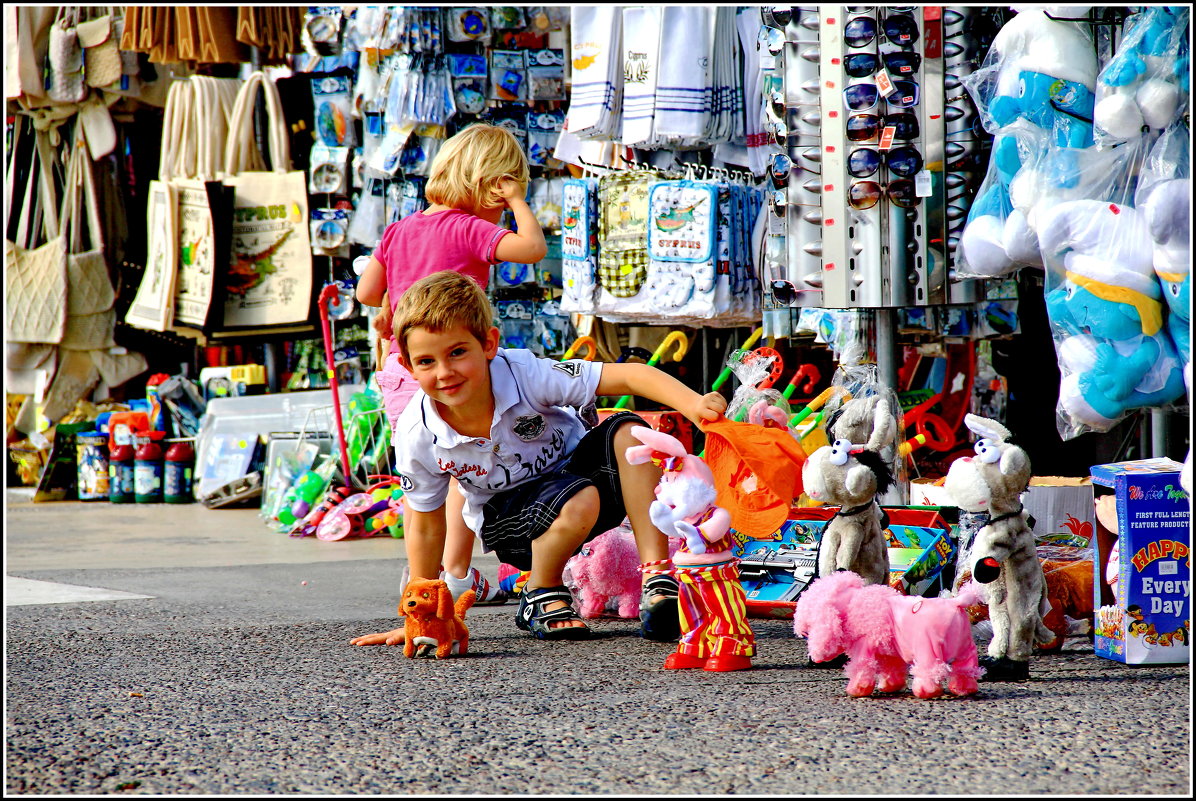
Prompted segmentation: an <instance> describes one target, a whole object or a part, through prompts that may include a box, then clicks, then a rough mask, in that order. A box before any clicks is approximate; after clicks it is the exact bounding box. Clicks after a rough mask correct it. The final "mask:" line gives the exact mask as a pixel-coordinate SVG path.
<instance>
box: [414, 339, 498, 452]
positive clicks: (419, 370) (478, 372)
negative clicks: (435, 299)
mask: <svg viewBox="0 0 1196 801" xmlns="http://www.w3.org/2000/svg"><path fill="white" fill-rule="evenodd" d="M498 338H499V333H498V329H497V328H491V329H490V331H489V332H488V333H487V335H486V341H485V342H479V341H478V339H477V337H475V336H474V335H473V334H472V333H470V331H469V329H468V328H466V327H465V326H461V325H458V326H454V327H452V328H450V329H448V330H445V331H430V330H429V329H427V328H423V327H416V328H413V329H411V330H410V331H408V332H407V353H408V356H409V358H410V363H409V364H405V365H404V366H405V367H407V369H408V370H409V371H410V372H411V375H412V376H414V377H415V380H416V382H417V383H418V384H419V388H420V389H422V390H423V391H424V393H425V394H426V395H427V396H428V397H429V398H431V399H432V400H433V401H435V402H436V404H437V410H438V411H439V412H440V415H441V417H442V418H443V419H444V421H445V422H446V423H448V424H449V425H451V426H452V427H453V428H454V429H456V430H457V431H458V432H459V433H462V434H466V433H468V434H470V435H474V436H478V434H476V433H475V432H473V431H468V432H467V431H465V430H463V427H464V428H468V429H473V428H481V429H482V431H483V433H484V434H486V435H488V434H489V431H490V420H491V417H492V416H493V414H494V395H493V393H492V392H491V391H490V360H491V359H493V358H494V356H495V354H496V353H497V352H498Z"/></svg>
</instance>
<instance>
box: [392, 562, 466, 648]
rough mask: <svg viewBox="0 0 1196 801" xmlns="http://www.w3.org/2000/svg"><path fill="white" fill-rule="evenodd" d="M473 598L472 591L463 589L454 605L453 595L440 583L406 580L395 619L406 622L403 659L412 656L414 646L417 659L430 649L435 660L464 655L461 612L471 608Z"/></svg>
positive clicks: (463, 631) (464, 630)
mask: <svg viewBox="0 0 1196 801" xmlns="http://www.w3.org/2000/svg"><path fill="white" fill-rule="evenodd" d="M475 598H476V594H475V593H474V591H473V590H466V591H465V592H464V593H462V594H461V597H460V598H458V599H457V603H456V604H454V603H453V594H452V593H451V592H449V588H448V585H447V584H445V583H444V582H443V581H440V580H438V579H412V580H411V581H409V582H408V583H407V588H406V589H405V590H403V600H402V601H400V602H399V616H400V617H403V616H406V619H407V625H406V642H404V643H403V656H406V657H412V656H415V653H416V648H417V647H418V648H419V651H420V655H421V656H422V655H424V654H425V653H427V652H428V651H429V650H430V649H431V648H433V647H434V648H435V649H436V658H437V659H444V658H445V657H446V656H449V655H450V654H464V653H465V652H466V650H467V649H468V647H469V629H468V628H466V627H465V612H466V610H468V609H469V607H471V606H473V602H474V600H475Z"/></svg>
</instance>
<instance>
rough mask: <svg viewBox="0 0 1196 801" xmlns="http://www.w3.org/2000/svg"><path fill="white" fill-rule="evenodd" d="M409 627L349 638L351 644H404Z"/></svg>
mask: <svg viewBox="0 0 1196 801" xmlns="http://www.w3.org/2000/svg"><path fill="white" fill-rule="evenodd" d="M406 634H407V629H406V628H402V629H394V630H392V631H383V632H379V633H377V634H363V635H362V636H360V637H354V638H353V639H351V640H349V644H350V645H402V644H403V642H404V641H405V640H406V639H407V636H406Z"/></svg>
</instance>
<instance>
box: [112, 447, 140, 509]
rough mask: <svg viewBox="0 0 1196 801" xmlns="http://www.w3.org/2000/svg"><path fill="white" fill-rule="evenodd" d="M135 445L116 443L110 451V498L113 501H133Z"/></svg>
mask: <svg viewBox="0 0 1196 801" xmlns="http://www.w3.org/2000/svg"><path fill="white" fill-rule="evenodd" d="M133 471H134V458H133V445H132V444H131V443H124V444H120V445H114V446H113V447H111V448H110V449H109V451H108V500H109V501H111V502H112V503H132V502H133Z"/></svg>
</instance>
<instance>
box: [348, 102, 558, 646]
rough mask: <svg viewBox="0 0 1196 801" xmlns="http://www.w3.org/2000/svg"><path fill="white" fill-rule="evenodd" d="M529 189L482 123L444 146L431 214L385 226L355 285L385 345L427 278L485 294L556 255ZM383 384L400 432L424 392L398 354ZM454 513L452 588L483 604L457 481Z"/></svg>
mask: <svg viewBox="0 0 1196 801" xmlns="http://www.w3.org/2000/svg"><path fill="white" fill-rule="evenodd" d="M528 180H529V175H528V166H527V158H526V157H525V156H524V154H523V150H522V148H520V147H519V142H518V141H517V140H516V139H515V137H514V136H513V135H512V134H511V133H510V132H509V131H507V130H506V129H504V128H500V127H498V126H495V125H487V124H484V123H477V124H474V125H471V126H469V127H468V128H466V129H465V130H463V131H461V132H460V133H458V134H457V135H456V136H453V137H452V138H450V139H448V140H446V141H445V143H444V144H443V145H442V146H441V147H440V151H439V152H438V153H437V154H436V158H435V160H434V161H433V162H432V169H431V173H430V175H429V176H428V183H427V186H426V187H425V189H424V194H425V196H426V197H427V199H428V201H429V202H430V203H431V205H430V206H429V207H428V208H427V209H425V210H424V211H422V212H419V213H417V214H411V215H409V216H407V217H404V218H403V219H402V220H399V221H398V222H396V223H393V224H391V225H389V226H387V228H386V230H385V231H384V232H383V234H382V240H381V241H380V242H379V243H378V247H377V248H376V249H375V250H374V253H373V255H372V256H370V261H369V264H368V265H367V266H366V268H365V271H364V272H363V273H362V275H361V278H360V280H359V281H358V282H357V299H358V300H359V301H361V303H363V304H365V305H366V306H381V307H382V311H381V313H380V314H379V315H378V316H377V318H375V320H374V328H375V330H377V331H378V334H379V335H380V336H381V337H382V338H383V339H385V340H391V339H392V338H393V333H392V332H391V320H392V317H393V314H394V309H395V306H397V305H398V302H399V298H400V297H401V296H402V294H403V292H405V291H406V290H407V288H408V287H409V286H411V285H412V284H414V283H415V282H416V281H418V280H419V279H421V278H423V277H425V276H428V275H431V274H432V273H435V272H439V271H441V270H453V271H455V272H459V273H461V274H462V275H467V276H469V277H470V278H472V279H474V280H475V281H477V282H478V284H479V285H481V287H482V288H483V289H485V288H486V285H487V284H488V283H489V280H490V265H492V264H497V263H498V262H503V261H510V262H516V263H520V264H534V263H535V262H538V261H540V260H541V259H543V258H544V254H545V253H546V252H547V250H548V248H547V245H545V243H544V232H543V231H541V230H540V224H539V223H538V222H537V221H536V218H535V216H534V215H533V214H532V210H531V208H530V207H529V206H528V205H527V202H526V201H525V200H524V198H525V197H526V195H527V184H528ZM507 208H509V209H510V210H511V213H512V214H513V215H514V216H515V224H516V226H517V227H518V229H519V230H518V231H510V230H508V229H506V228H502V227H500V226H499V225H498V220H499V218H500V217H501V216H502V213H503V210H504V209H507ZM377 379H378V387H379V388H380V389H381V390H382V401H383V404H384V406H385V407H386V416H387V417H388V418H389V419H390V424H391V429H392V430H394V426H395V422H396V421H397V420H398V417H399V414H400V413H402V411H403V409H404V408H406V406H407V404H408V402H410V400H411V398H412V397H413V396H414V395H415V393H416V391H417V390H418V389H419V385H418V384H417V383H416V382H415V379H414V378H413V377H412V376H411V374H410V373H409V372H407V370H405V369H404V368H403V367H402V365H400V364H399V361H398V352H397V350H394V351H393V352H390V353H388V354H387V355H386V357H385V360H384V362H383V366H382V369H381V370H379V371H378V374H377ZM446 504H447V508H446V510H445V511H446V519H447V521H448V531H447V534H446V537H445V545H444V569H445V577H444V578H445V581H447V582H448V583H449V585H450V588H452V589H453V595H454V597H455V596H457V595H459V594H460V593H461V592H464V591H465V589H468V588H469V587H468V586H466V584H465V583H464V582H466V581H468V580H470V579H472V581H473V586H474V589H476V590H478V601H480V602H484V601H485V600H487V599H486V598H485V597H484V596H485V595H486V590H487V589H488V588H486V587H485V583H486V582H485V579H484V578H482V577H481V575H480V574H478V573H477V571H476V570H474V569H471V568H470V560H471V558H472V555H473V540H474V535H473V532H471V531H470V530H469V529H468V528H467V527H466V525H465V521H464V520H463V519H462V517H461V509H462V507H463V505H464V500H463V499H462V497H461V493H460V491H459V490H458V489H457V485H456V482H455V481H454V482H453V484H452V486H451V487H450V489H449V495H448V500H447V501H446ZM358 639H362V638H358ZM354 642H355V643H356V642H357V641H356V640H355V641H354ZM357 644H361V645H376V644H380V643H375V642H368V643H367V642H360V643H357Z"/></svg>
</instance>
